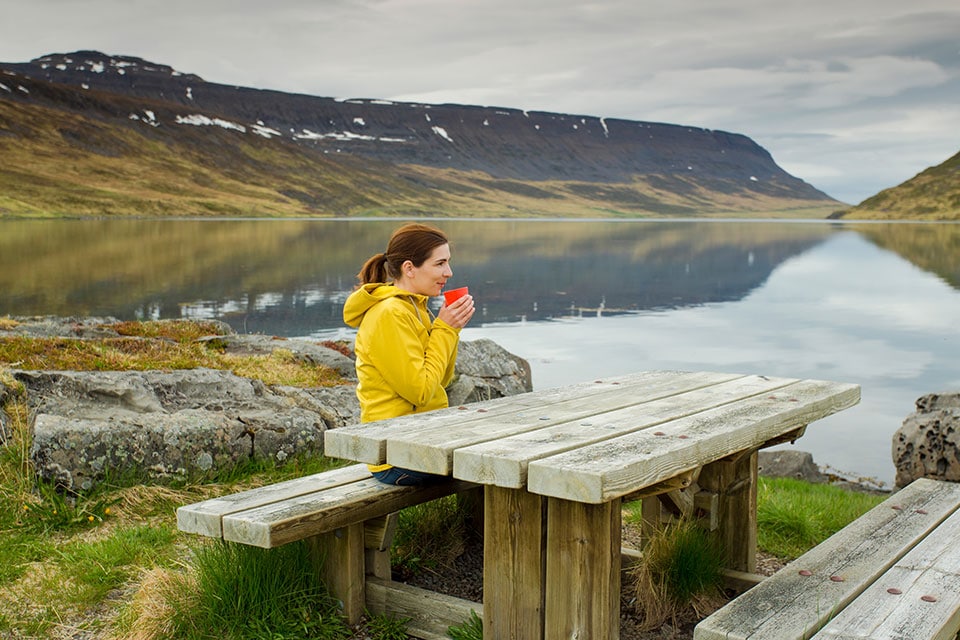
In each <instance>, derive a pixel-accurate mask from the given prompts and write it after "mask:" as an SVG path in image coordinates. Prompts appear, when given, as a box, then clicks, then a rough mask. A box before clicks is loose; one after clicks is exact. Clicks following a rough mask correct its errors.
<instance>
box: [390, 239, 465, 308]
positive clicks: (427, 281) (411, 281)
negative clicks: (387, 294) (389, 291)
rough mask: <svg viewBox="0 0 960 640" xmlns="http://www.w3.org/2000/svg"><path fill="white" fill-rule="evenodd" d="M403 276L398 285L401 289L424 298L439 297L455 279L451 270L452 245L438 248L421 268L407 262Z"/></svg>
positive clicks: (404, 264) (403, 269) (442, 245)
mask: <svg viewBox="0 0 960 640" xmlns="http://www.w3.org/2000/svg"><path fill="white" fill-rule="evenodd" d="M402 271H403V275H402V276H401V278H400V280H399V281H398V282H397V283H396V284H397V286H399V287H400V288H401V289H405V290H407V291H410V292H411V293H419V294H420V295H422V296H430V297H433V296H439V295H440V293H441V291H443V287H444V285H445V284H447V280H449V279H450V278H451V277H453V271H452V270H451V269H450V245H449V244H441V245H440V246H438V247H436V248H435V249H434V250H433V251H432V252H431V253H430V257H429V258H427V259H426V260H424V262H423V264H422V265H420V266H419V267H417V266H414V264H413V263H412V262H411V261H409V260H407V261H406V262H404V263H403V267H402Z"/></svg>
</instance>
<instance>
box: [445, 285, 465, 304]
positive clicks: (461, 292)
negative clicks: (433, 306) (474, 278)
mask: <svg viewBox="0 0 960 640" xmlns="http://www.w3.org/2000/svg"><path fill="white" fill-rule="evenodd" d="M465 295H467V287H460V288H459V289H450V291H444V292H443V299H444V300H446V302H447V304H448V305H451V304H453V303H454V302H456V301H457V300H459V299H460V298H462V297H463V296H465Z"/></svg>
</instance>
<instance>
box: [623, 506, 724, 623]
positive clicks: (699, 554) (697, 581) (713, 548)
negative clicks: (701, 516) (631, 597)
mask: <svg viewBox="0 0 960 640" xmlns="http://www.w3.org/2000/svg"><path fill="white" fill-rule="evenodd" d="M642 552H643V557H642V559H641V560H640V562H638V563H637V565H636V566H635V567H634V568H633V569H632V571H631V577H632V579H633V585H634V591H635V598H636V600H635V602H636V605H635V606H636V609H637V613H638V614H640V617H641V619H642V620H643V622H642V624H641V626H642V628H643V629H645V630H651V629H657V628H659V627H660V626H662V625H663V623H664V622H666V621H668V620H674V621H676V620H677V618H678V617H680V616H681V615H682V614H683V613H684V612H686V611H690V612H692V613H693V614H694V615H696V616H697V617H700V615H701V613H702V612H703V611H704V610H711V609H713V608H715V606H716V605H717V603H719V602H720V601H722V598H723V593H722V591H721V584H722V581H723V573H722V569H723V564H724V563H723V554H722V552H721V550H720V546H719V544H718V543H717V542H716V540H715V539H714V538H712V537H711V536H709V535H708V534H707V532H706V531H704V530H703V529H702V528H701V527H700V526H699V525H698V524H697V523H695V522H691V521H687V520H680V521H678V522H677V523H674V524H671V525H669V526H666V527H663V528H661V529H659V530H657V531H656V532H654V533H653V534H652V535H651V536H650V537H649V538H648V539H647V541H646V543H645V544H644V547H643V549H642Z"/></svg>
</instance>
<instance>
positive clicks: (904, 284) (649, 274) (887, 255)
mask: <svg viewBox="0 0 960 640" xmlns="http://www.w3.org/2000/svg"><path fill="white" fill-rule="evenodd" d="M434 223H435V224H436V225H437V226H439V227H441V228H442V229H444V230H445V231H446V232H447V233H448V235H449V236H450V238H451V241H452V255H453V258H452V267H453V271H454V277H453V279H452V280H451V282H450V286H451V287H452V286H462V285H469V287H470V291H471V293H472V294H473V295H474V297H475V298H476V301H477V304H478V305H479V307H480V313H479V314H478V315H477V316H476V317H475V318H474V320H473V322H472V323H471V325H470V326H469V327H468V328H467V330H465V332H464V338H465V339H476V338H478V337H492V338H493V339H495V340H497V341H498V342H500V343H501V344H503V346H504V347H506V348H507V349H509V350H511V351H513V352H514V353H517V354H518V355H520V356H522V357H525V358H527V359H528V360H530V361H531V364H532V366H533V375H534V385H535V386H536V387H538V388H542V387H544V386H553V385H556V384H565V383H568V382H576V381H580V380H584V379H589V378H591V377H595V376H604V375H615V374H620V373H626V372H629V371H637V370H643V369H662V368H678V369H712V370H726V371H742V372H744V373H761V374H767V375H781V376H785V377H819V378H829V379H836V380H845V381H851V382H857V383H860V384H861V385H862V386H863V399H862V401H861V404H860V405H859V406H858V407H856V408H854V409H850V410H847V411H844V412H841V413H840V414H838V415H836V416H833V417H831V418H829V419H828V420H825V421H823V423H825V426H823V427H821V426H819V425H820V423H818V426H817V427H815V428H811V429H809V430H808V433H807V435H806V436H804V438H803V439H802V440H801V441H800V443H799V446H800V448H802V449H805V450H811V451H813V452H814V455H815V458H816V459H817V461H818V462H820V463H821V464H824V463H826V464H830V465H832V466H834V467H836V468H839V469H840V470H845V471H850V472H856V473H862V474H865V475H871V476H876V477H878V478H880V479H882V480H884V481H889V480H890V479H892V476H893V471H892V463H891V461H890V437H891V435H892V433H893V431H894V430H895V429H896V428H897V427H898V426H899V425H900V422H901V421H902V419H903V418H904V417H905V416H906V415H907V414H909V413H910V412H911V411H912V410H913V401H914V400H915V399H916V397H918V396H920V395H922V394H924V393H929V392H933V391H943V390H946V389H948V388H951V387H952V388H960V373H957V371H956V367H955V363H956V362H957V361H958V360H960V345H958V344H957V337H956V335H957V332H956V330H955V329H954V327H955V324H956V319H957V318H960V294H958V292H957V289H958V288H960V225H957V224H897V223H876V224H871V223H837V222H777V221H745V220H729V221H646V220H644V221H636V220H634V221H597V220H582V221H570V220H564V221H558V220H550V221H544V220H537V221H529V220H516V221H512V220H479V221H478V220H470V221H468V220H436V221H434ZM399 224H401V221H398V220H217V221H213V220H210V221H207V220H203V221H201V220H47V221H27V220H0V315H59V316H113V317H116V318H119V319H157V318H181V317H194V318H216V319H221V320H224V321H226V322H228V323H229V324H230V325H231V326H233V327H234V328H235V329H236V330H237V331H240V332H252V333H263V334H269V335H277V336H315V337H338V336H339V337H349V336H350V335H351V332H350V331H348V330H346V329H345V328H344V326H343V323H342V319H341V306H342V303H343V300H344V299H345V298H346V296H347V295H348V294H349V292H350V291H351V290H352V289H353V286H354V284H355V282H356V273H357V271H358V270H359V268H360V266H361V264H362V263H363V261H364V260H365V259H366V258H367V257H369V256H370V255H372V254H374V253H376V252H378V251H382V250H383V249H384V248H385V246H386V243H387V240H388V238H389V235H390V233H391V231H392V230H393V229H394V228H395V227H396V226H398V225H399Z"/></svg>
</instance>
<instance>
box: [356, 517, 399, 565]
mask: <svg viewBox="0 0 960 640" xmlns="http://www.w3.org/2000/svg"><path fill="white" fill-rule="evenodd" d="M398 519H399V517H398V513H397V512H394V513H391V514H389V515H386V516H381V517H379V518H374V519H372V520H367V521H366V522H364V524H363V537H364V543H363V544H364V553H365V554H366V573H367V575H373V576H376V577H378V578H380V579H382V580H390V579H391V578H392V573H393V572H392V569H391V566H390V547H391V546H392V545H393V536H394V534H395V533H396V530H397V520H398Z"/></svg>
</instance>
